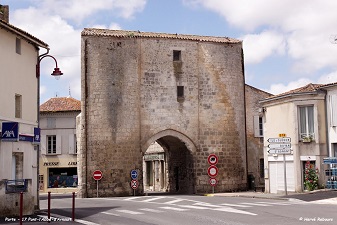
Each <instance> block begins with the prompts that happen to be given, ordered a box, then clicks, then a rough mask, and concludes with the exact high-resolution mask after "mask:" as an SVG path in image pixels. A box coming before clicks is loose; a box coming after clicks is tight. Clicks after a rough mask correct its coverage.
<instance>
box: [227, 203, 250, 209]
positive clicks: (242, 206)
mask: <svg viewBox="0 0 337 225" xmlns="http://www.w3.org/2000/svg"><path fill="white" fill-rule="evenodd" d="M221 205H225V206H233V207H241V208H249V207H252V206H250V205H237V204H227V203H222V204H221Z"/></svg>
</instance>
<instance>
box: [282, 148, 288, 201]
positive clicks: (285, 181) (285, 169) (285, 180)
mask: <svg viewBox="0 0 337 225" xmlns="http://www.w3.org/2000/svg"><path fill="white" fill-rule="evenodd" d="M283 167H284V191H285V193H286V195H288V192H287V167H286V155H284V154H283Z"/></svg>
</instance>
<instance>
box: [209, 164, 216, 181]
mask: <svg viewBox="0 0 337 225" xmlns="http://www.w3.org/2000/svg"><path fill="white" fill-rule="evenodd" d="M207 172H208V176H210V177H212V178H214V177H216V176H217V175H218V167H216V166H214V165H211V166H210V167H208V171H207Z"/></svg>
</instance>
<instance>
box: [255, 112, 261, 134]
mask: <svg viewBox="0 0 337 225" xmlns="http://www.w3.org/2000/svg"><path fill="white" fill-rule="evenodd" d="M259 118H260V117H259V116H254V137H261V135H260V129H259V128H260V127H259Z"/></svg>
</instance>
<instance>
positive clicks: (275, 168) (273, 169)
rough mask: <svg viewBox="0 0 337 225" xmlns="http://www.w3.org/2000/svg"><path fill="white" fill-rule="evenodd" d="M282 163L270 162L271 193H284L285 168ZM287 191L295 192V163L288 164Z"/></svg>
mask: <svg viewBox="0 0 337 225" xmlns="http://www.w3.org/2000/svg"><path fill="white" fill-rule="evenodd" d="M283 164H284V163H283V161H282V162H269V175H270V176H269V182H270V193H275V194H277V193H278V192H284V168H283ZM286 166H287V191H295V177H294V162H289V161H288V162H287V163H286Z"/></svg>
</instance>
